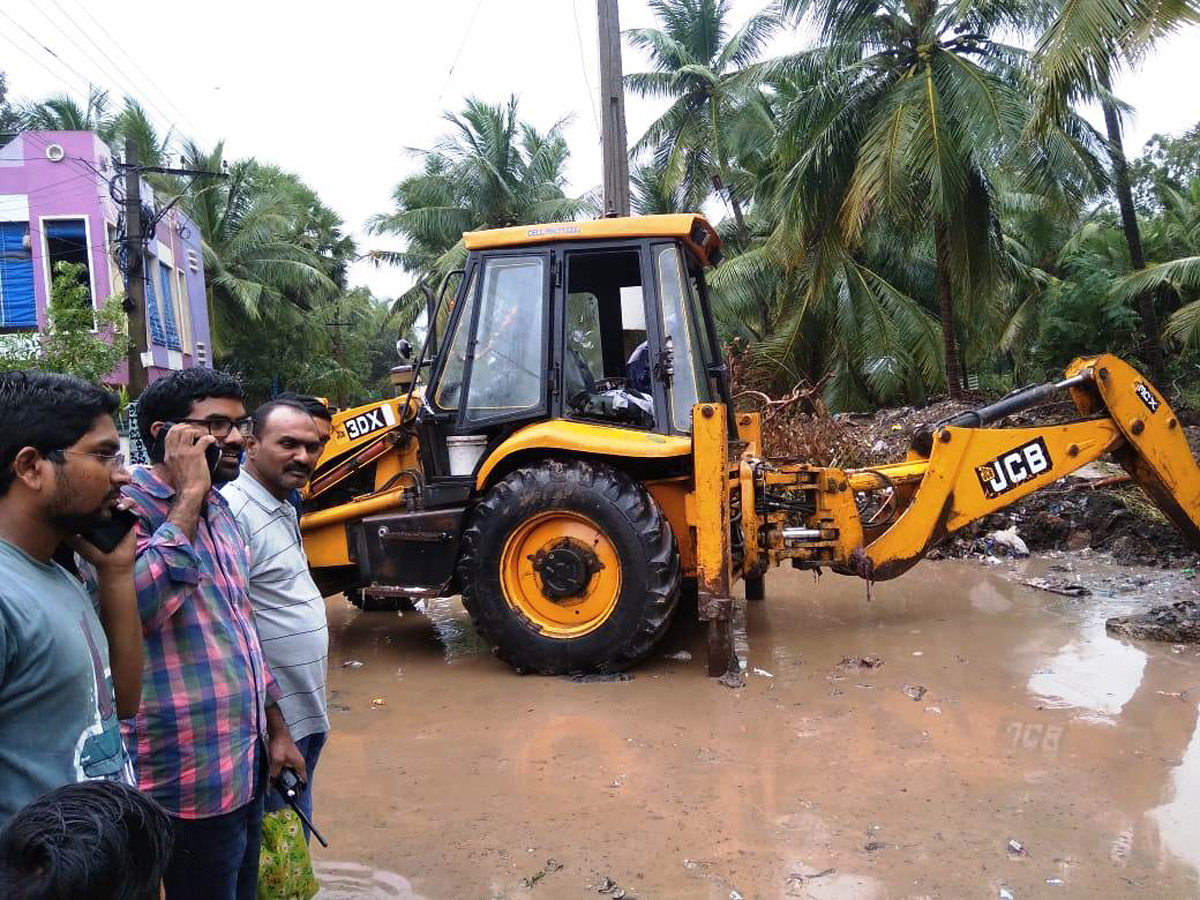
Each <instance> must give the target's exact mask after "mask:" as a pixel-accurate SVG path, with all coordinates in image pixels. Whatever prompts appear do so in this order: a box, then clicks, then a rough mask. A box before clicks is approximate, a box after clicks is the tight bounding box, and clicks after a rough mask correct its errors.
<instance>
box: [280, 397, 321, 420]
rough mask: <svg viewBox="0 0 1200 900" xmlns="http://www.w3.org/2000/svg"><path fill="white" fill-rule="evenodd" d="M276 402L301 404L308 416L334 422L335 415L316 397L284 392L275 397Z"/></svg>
mask: <svg viewBox="0 0 1200 900" xmlns="http://www.w3.org/2000/svg"><path fill="white" fill-rule="evenodd" d="M275 399H276V400H290V401H291V402H293V403H299V404H300V405H301V406H303V407H304V408H305V409H306V410H308V414H309V415H310V416H312V417H313V418H314V419H324V420H325V421H326V422H332V421H333V413H331V412H330V411H329V407H328V406H326V405H325V404H324V403H322V402H321V401H320V400H319V399H317V398H316V397H312V396H309V395H308V394H297V393H296V392H295V391H284V392H283V393H281V394H279V395H278V396H276V397H275Z"/></svg>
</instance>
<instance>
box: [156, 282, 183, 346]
mask: <svg viewBox="0 0 1200 900" xmlns="http://www.w3.org/2000/svg"><path fill="white" fill-rule="evenodd" d="M158 275H159V282H158V283H159V285H160V286H161V287H162V310H163V319H164V320H165V321H166V326H167V349H168V350H182V349H183V346H182V345H181V344H180V343H179V326H178V324H177V322H178V317H177V314H176V308H177V300H176V298H175V279H174V278H173V277H171V267H170V266H168V265H167V264H166V263H165V262H162V261H161V260H160V261H159V263H158Z"/></svg>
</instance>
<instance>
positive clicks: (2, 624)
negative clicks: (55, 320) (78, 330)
mask: <svg viewBox="0 0 1200 900" xmlns="http://www.w3.org/2000/svg"><path fill="white" fill-rule="evenodd" d="M116 410H117V398H116V397H115V396H114V395H113V394H111V393H110V392H108V391H106V390H104V389H103V388H99V387H96V386H95V385H92V384H89V383H87V382H86V381H82V380H81V379H78V378H73V377H71V376H68V375H54V374H49V373H45V372H8V373H5V374H3V375H0V826H2V825H3V824H4V823H5V822H7V821H8V819H10V818H11V817H12V816H13V815H14V814H15V813H16V812H17V811H18V810H19V809H21V808H22V807H23V806H25V805H26V804H27V803H29V802H30V801H32V800H33V799H34V798H36V797H38V796H40V795H41V794H43V793H45V792H47V791H50V790H53V789H55V788H59V787H62V786H64V785H67V784H72V783H74V782H78V781H87V780H94V779H108V780H114V781H125V782H126V783H131V782H132V772H131V771H130V768H129V760H128V757H127V755H126V752H125V747H124V744H123V743H122V740H121V732H120V727H119V724H118V721H117V720H118V718H119V717H124V716H131V715H133V714H135V713H136V712H137V710H138V704H139V697H140V692H141V683H142V635H141V623H140V622H139V620H138V611H137V602H136V599H135V595H134V585H133V569H134V538H133V535H132V534H129V535H126V537H125V538H124V540H122V541H121V542H120V543H119V544H117V546H116V547H115V548H114V549H113V550H112V551H111V552H108V553H104V552H101V551H100V550H99V549H98V548H97V547H96V546H94V545H93V544H91V543H90V542H88V541H86V540H84V539H82V538H81V537H79V534H80V532H89V531H91V530H92V529H93V528H96V527H98V526H103V525H105V524H108V523H110V522H111V520H112V516H113V512H114V510H116V509H118V508H122V507H123V506H124V503H125V501H123V500H122V499H121V493H120V492H121V488H122V487H123V486H124V485H126V484H127V483H128V482H129V473H128V472H127V471H126V470H125V460H124V457H123V456H122V455H121V453H120V449H121V445H120V440H119V438H118V436H117V429H116V427H115V426H114V424H113V414H114V413H115V412H116ZM64 543H65V544H67V545H68V546H70V547H71V548H73V549H74V550H75V551H76V552H78V553H79V554H80V555H81V556H82V557H83V558H84V559H86V560H87V561H88V562H89V563H90V564H91V565H92V567H93V568H94V571H95V575H96V578H95V582H96V591H95V604H93V599H92V597H90V596H89V595H88V593H87V591H85V589H84V586H83V585H82V584H81V583H80V581H79V579H78V578H76V577H75V576H74V575H72V574H70V573H68V572H67V570H66V569H64V568H63V567H62V566H60V565H59V564H58V563H57V562H55V561H54V557H55V554H56V552H57V551H58V550H59V549H60V547H61V546H63V545H64ZM97 613H98V614H97Z"/></svg>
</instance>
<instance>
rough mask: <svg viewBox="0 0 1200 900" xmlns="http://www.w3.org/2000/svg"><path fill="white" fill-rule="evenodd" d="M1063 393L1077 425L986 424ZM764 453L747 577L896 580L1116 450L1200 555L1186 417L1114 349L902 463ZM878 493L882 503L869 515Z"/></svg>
mask: <svg viewBox="0 0 1200 900" xmlns="http://www.w3.org/2000/svg"><path fill="white" fill-rule="evenodd" d="M1062 392H1069V394H1070V396H1071V399H1072V400H1073V401H1074V404H1075V407H1076V409H1077V410H1078V411H1079V414H1080V417H1079V418H1078V419H1077V420H1075V421H1071V422H1066V423H1063V424H1056V425H1044V426H1037V427H1030V428H998V427H988V426H989V425H993V424H995V423H998V422H1000V420H1002V419H1003V418H1004V417H1006V416H1009V415H1012V414H1014V413H1017V412H1020V411H1022V410H1025V409H1028V408H1030V407H1032V406H1035V405H1038V404H1040V403H1043V402H1045V401H1046V400H1048V399H1051V398H1052V397H1054V396H1055V395H1057V394H1060V393H1062ZM698 434H703V431H702V430H701V431H700V432H698ZM759 453H760V451H759V449H758V448H757V447H756V446H754V445H753V443H752V444H751V445H750V446H749V447H748V448H747V450H746V451H745V452H744V453H743V454H742V457H741V460H740V468H739V472H738V477H737V478H736V479H734V478H731V479H730V481H729V484H730V489H731V490H734V491H737V492H738V493H739V496H740V501H741V502H740V507H741V509H740V511H741V523H742V528H743V529H744V534H745V537H746V541H745V543H746V547H747V552H746V558H745V560H744V565H743V567H742V571H743V573H750V572H754V571H760V570H761V569H762V568H764V567H765V566H767V565H778V564H779V563H781V562H782V561H784V560H791V561H792V564H793V565H796V566H799V567H801V568H809V567H811V568H815V567H818V566H829V567H831V568H833V569H834V570H835V571H838V572H842V573H844V574H854V575H859V576H861V577H863V578H867V579H869V580H872V581H882V580H886V579H889V578H895V577H896V576H897V575H900V574H902V573H904V572H906V571H907V570H908V569H910V568H912V567H913V566H914V565H916V563H917V562H919V561H920V560H921V559H922V558H923V557H924V556H925V554H926V553H928V552H929V551H930V550H931V549H932V548H933V547H934V546H936V545H937V544H938V543H940V542H941V541H943V540H945V539H946V538H947V537H949V536H950V535H951V534H953V533H954V532H955V531H957V530H958V529H960V528H962V527H963V526H965V525H967V524H969V523H971V522H973V521H975V520H977V519H980V518H983V517H984V516H987V515H990V514H991V513H994V512H997V511H998V510H1001V509H1003V508H1004V507H1006V506H1009V505H1010V504H1012V503H1015V502H1016V501H1018V500H1021V499H1022V498H1024V497H1027V496H1029V495H1030V494H1033V493H1035V492H1037V491H1039V490H1041V489H1043V488H1045V487H1047V486H1049V485H1050V484H1052V483H1054V482H1055V481H1058V480H1059V479H1061V478H1063V477H1064V476H1066V475H1069V474H1071V473H1072V472H1074V471H1076V470H1077V469H1079V468H1081V467H1082V466H1085V465H1087V464H1088V463H1090V462H1093V461H1094V460H1097V459H1100V458H1101V457H1103V456H1105V455H1109V454H1111V456H1112V457H1113V458H1114V459H1115V460H1116V461H1117V462H1119V463H1120V464H1121V465H1122V466H1123V467H1124V468H1125V469H1126V471H1128V472H1129V474H1130V476H1132V478H1133V480H1134V481H1136V482H1137V483H1138V484H1139V485H1140V486H1141V487H1142V488H1143V489H1144V490H1145V491H1146V493H1147V494H1148V495H1149V496H1150V498H1151V499H1152V500H1153V501H1154V502H1155V503H1156V504H1157V505H1158V507H1159V508H1160V509H1161V510H1162V511H1163V512H1164V513H1165V514H1166V515H1167V516H1168V517H1169V518H1170V519H1171V521H1172V522H1174V524H1175V525H1176V526H1177V527H1178V528H1179V530H1180V531H1181V532H1182V533H1183V535H1184V536H1185V538H1186V539H1187V540H1188V541H1189V542H1190V543H1191V544H1192V545H1193V546H1195V547H1197V548H1200V468H1198V467H1197V465H1196V462H1195V460H1194V459H1193V458H1192V454H1191V451H1190V450H1189V448H1188V445H1187V440H1186V438H1185V436H1184V433H1183V428H1182V427H1181V426H1180V423H1179V419H1178V417H1177V416H1176V414H1175V413H1174V411H1173V410H1172V409H1171V408H1170V406H1169V405H1168V404H1167V402H1166V400H1165V399H1164V398H1163V397H1162V395H1161V394H1160V393H1159V392H1158V390H1157V389H1156V388H1155V387H1154V386H1153V385H1151V384H1150V383H1149V381H1148V380H1147V379H1145V378H1144V377H1143V376H1142V375H1141V374H1139V373H1138V372H1137V371H1136V370H1135V369H1133V368H1132V367H1131V366H1129V365H1128V364H1127V363H1125V362H1123V361H1121V360H1120V359H1118V358H1116V357H1114V356H1110V355H1104V356H1095V357H1087V358H1083V359H1077V360H1075V361H1074V362H1073V363H1072V364H1071V365H1070V366H1069V367H1068V369H1067V371H1066V373H1065V376H1064V378H1063V379H1062V380H1061V381H1058V382H1054V383H1051V384H1045V385H1039V386H1037V387H1032V388H1026V389H1024V390H1021V391H1016V392H1014V393H1013V394H1010V395H1009V396H1007V397H1005V398H1003V399H1002V400H1000V401H997V402H996V403H993V404H991V405H989V406H985V407H982V408H980V409H976V410H971V411H968V412H964V413H961V414H959V415H956V416H954V417H952V418H950V419H948V420H946V421H944V422H941V423H937V424H935V425H933V426H930V427H926V428H923V429H921V430H919V431H918V433H917V434H916V435H914V439H913V446H912V449H911V450H910V451H909V454H908V458H907V459H906V460H905V461H903V462H898V463H892V464H889V465H883V466H876V467H873V468H864V469H849V470H843V469H837V468H830V467H822V466H810V465H805V464H802V463H792V462H779V461H776V460H766V459H762V458H761V457H760V456H759ZM702 454H704V455H711V454H708V452H707V451H706V450H705V449H704V448H703V447H699V446H698V447H697V461H698V463H699V460H700V458H701V455H702ZM872 496H874V497H876V498H879V497H884V498H886V501H885V502H883V503H882V504H876V509H875V511H874V513H873V514H871V515H865V514H864V513H862V512H861V509H862V508H863V506H864V504H863V501H864V499H867V498H871V497H872Z"/></svg>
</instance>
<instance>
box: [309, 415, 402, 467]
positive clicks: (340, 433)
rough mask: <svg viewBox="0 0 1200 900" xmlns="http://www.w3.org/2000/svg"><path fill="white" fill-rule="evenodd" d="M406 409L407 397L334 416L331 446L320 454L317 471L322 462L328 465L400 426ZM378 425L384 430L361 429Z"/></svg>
mask: <svg viewBox="0 0 1200 900" xmlns="http://www.w3.org/2000/svg"><path fill="white" fill-rule="evenodd" d="M383 407H387V411H386V412H385V411H384V410H383ZM403 408H404V398H403V397H397V398H394V399H392V400H384V401H382V402H379V401H376V402H375V403H366V404H364V405H362V406H356V407H354V408H353V409H346V410H342V411H341V412H338V413H334V416H333V427H332V428H331V429H330V433H329V443H328V444H326V445H325V452H324V453H322V454H321V459H320V460H319V461H318V462H317V466H318V468H319V467H320V466H321V464H322V463H324V462H327V461H328V460H330V459H332V458H333V457H335V456H341V455H342V454H343V453H346V452H347V451H348V450H353V449H354V448H356V447H361V446H362V445H364V444H367V443H370V442H371V441H373V440H378V438H379V435H380V434H382V433H383V432H384V431H385V430H387V429H389V428H392V427H394V426H395V425H398V424H400V422H401V421H402V418H401V412H400V411H401V410H402V409H403ZM413 412H415V402H414V408H413V409H411V410H410V414H411V413H413ZM364 416H367V417H371V418H370V419H369V420H368V419H364V418H363V417H364ZM378 422H382V423H383V426H384V427H378V428H374V430H367V431H360V427H359V426H361V425H363V424H364V423H366V425H367V427H373V424H374V423H378Z"/></svg>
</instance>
